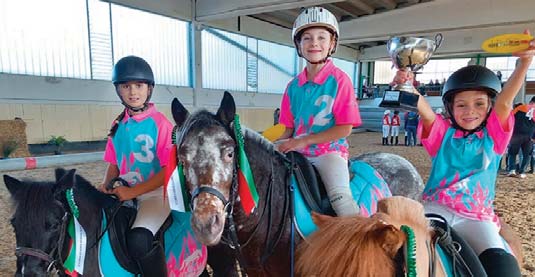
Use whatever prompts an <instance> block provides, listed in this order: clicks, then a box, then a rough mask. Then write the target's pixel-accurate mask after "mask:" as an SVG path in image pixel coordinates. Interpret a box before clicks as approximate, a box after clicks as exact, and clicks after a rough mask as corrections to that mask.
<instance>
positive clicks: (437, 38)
mask: <svg viewBox="0 0 535 277" xmlns="http://www.w3.org/2000/svg"><path fill="white" fill-rule="evenodd" d="M443 38H444V37H443V36H442V34H441V33H438V34H436V35H435V45H436V46H435V49H437V48H438V47H439V46H440V44H442V39H443Z"/></svg>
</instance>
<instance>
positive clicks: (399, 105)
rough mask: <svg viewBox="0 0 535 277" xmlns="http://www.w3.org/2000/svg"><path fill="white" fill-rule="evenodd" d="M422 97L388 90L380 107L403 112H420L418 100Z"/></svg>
mask: <svg viewBox="0 0 535 277" xmlns="http://www.w3.org/2000/svg"><path fill="white" fill-rule="evenodd" d="M419 98H420V95H418V94H414V93H410V92H406V91H402V90H387V91H385V93H384V95H383V100H382V101H381V103H380V104H379V107H382V108H390V109H394V110H402V111H413V112H414V111H418V99H419Z"/></svg>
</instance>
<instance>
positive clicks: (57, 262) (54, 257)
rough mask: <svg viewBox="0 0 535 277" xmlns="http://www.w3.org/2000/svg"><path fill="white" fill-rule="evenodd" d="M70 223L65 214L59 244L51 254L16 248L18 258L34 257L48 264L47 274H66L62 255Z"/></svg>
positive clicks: (26, 248)
mask: <svg viewBox="0 0 535 277" xmlns="http://www.w3.org/2000/svg"><path fill="white" fill-rule="evenodd" d="M68 221H69V213H68V212H65V215H63V218H62V219H61V230H60V232H61V233H60V235H59V240H58V244H57V245H56V247H54V248H53V249H52V251H50V254H48V253H46V252H45V251H43V250H41V249H37V248H31V247H21V246H17V248H15V255H16V256H17V257H23V256H29V257H34V258H38V259H41V260H43V261H45V262H47V263H48V266H47V268H46V272H47V273H48V274H49V275H52V274H53V273H58V272H65V266H64V265H63V262H62V258H61V253H62V252H63V243H64V242H65V237H66V233H67V223H68Z"/></svg>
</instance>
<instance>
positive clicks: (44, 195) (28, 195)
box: [11, 179, 56, 238]
mask: <svg viewBox="0 0 535 277" xmlns="http://www.w3.org/2000/svg"><path fill="white" fill-rule="evenodd" d="M20 182H21V183H23V184H24V185H21V186H19V188H17V192H16V194H14V195H12V197H11V199H12V200H13V205H14V211H15V213H14V214H13V217H12V219H11V222H12V223H13V224H17V225H26V224H28V225H30V224H31V225H34V226H39V227H41V228H42V230H44V227H45V219H46V215H47V213H48V209H47V208H45V207H47V206H50V205H51V202H52V201H54V186H55V184H56V183H55V182H52V181H34V180H29V179H23V180H21V181H20ZM19 235H20V236H21V237H23V238H31V237H32V236H35V233H34V232H32V230H30V229H26V228H25V229H23V233H21V234H19Z"/></svg>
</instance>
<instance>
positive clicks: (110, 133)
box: [108, 109, 126, 138]
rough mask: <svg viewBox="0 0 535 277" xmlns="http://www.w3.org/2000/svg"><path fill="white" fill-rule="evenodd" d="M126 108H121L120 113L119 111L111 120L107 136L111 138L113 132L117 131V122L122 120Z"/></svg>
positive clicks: (113, 134)
mask: <svg viewBox="0 0 535 277" xmlns="http://www.w3.org/2000/svg"><path fill="white" fill-rule="evenodd" d="M125 112H126V109H125V110H123V112H122V113H120V114H119V115H118V116H117V118H116V119H115V120H114V121H113V125H112V126H111V129H110V132H109V133H108V137H111V138H113V137H114V136H115V132H117V128H119V122H121V120H123V118H124V115H125Z"/></svg>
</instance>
